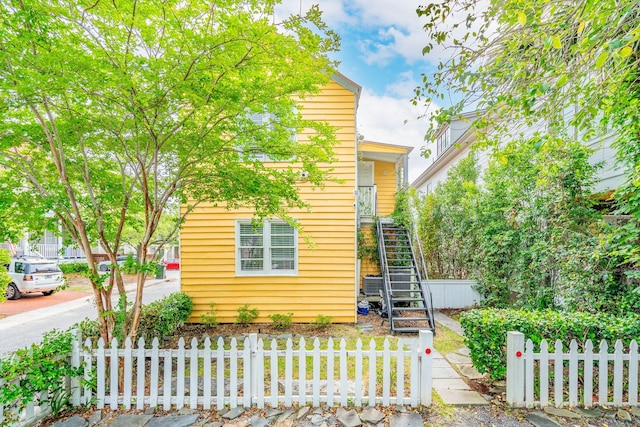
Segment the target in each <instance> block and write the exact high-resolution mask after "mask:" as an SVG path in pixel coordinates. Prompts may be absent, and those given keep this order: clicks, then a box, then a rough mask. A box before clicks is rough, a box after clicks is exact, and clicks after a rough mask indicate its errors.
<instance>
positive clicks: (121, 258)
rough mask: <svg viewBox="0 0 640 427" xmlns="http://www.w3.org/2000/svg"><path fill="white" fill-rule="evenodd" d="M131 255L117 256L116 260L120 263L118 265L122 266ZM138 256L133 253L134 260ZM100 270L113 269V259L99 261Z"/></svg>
mask: <svg viewBox="0 0 640 427" xmlns="http://www.w3.org/2000/svg"><path fill="white" fill-rule="evenodd" d="M130 256H131V255H120V256H117V257H116V262H117V263H118V265H119V266H120V267H122V266H123V265H124V263H125V261H126V260H127V258H129V257H130ZM137 259H138V257H137V256H135V255H133V260H134V261H135V260H137ZM98 271H101V272H107V271H111V261H109V260H107V261H102V262H99V263H98Z"/></svg>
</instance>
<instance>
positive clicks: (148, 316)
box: [138, 292, 193, 343]
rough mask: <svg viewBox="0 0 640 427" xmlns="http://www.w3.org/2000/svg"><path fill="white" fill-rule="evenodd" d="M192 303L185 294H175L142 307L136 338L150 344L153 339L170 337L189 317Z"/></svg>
mask: <svg viewBox="0 0 640 427" xmlns="http://www.w3.org/2000/svg"><path fill="white" fill-rule="evenodd" d="M192 311H193V301H192V300H191V297H189V296H188V295H186V294H183V293H180V292H175V293H173V294H170V295H167V296H166V297H164V298H162V299H161V300H158V301H154V302H152V303H151V304H149V305H146V306H144V307H142V314H141V316H140V326H139V328H138V336H139V337H143V338H144V340H145V342H147V343H151V340H153V338H154V337H158V339H162V338H164V337H165V336H167V335H171V334H172V333H173V332H174V331H175V330H176V329H177V328H178V327H179V326H180V325H182V324H183V323H184V322H185V321H186V320H187V319H188V318H189V316H191V312H192Z"/></svg>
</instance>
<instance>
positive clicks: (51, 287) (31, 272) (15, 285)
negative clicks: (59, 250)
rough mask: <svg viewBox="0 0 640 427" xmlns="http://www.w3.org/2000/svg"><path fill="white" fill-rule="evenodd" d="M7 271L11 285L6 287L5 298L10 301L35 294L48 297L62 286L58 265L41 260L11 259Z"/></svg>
mask: <svg viewBox="0 0 640 427" xmlns="http://www.w3.org/2000/svg"><path fill="white" fill-rule="evenodd" d="M7 271H8V273H9V277H11V283H9V284H8V285H7V291H6V296H7V299H10V300H15V299H18V298H20V297H21V296H22V294H31V293H36V292H42V294H43V295H45V296H49V295H51V294H52V293H53V292H54V291H55V290H56V289H58V288H59V287H60V286H62V285H63V284H64V279H63V278H62V271H61V270H60V268H59V267H58V264H56V262H55V261H50V260H47V259H43V258H26V257H21V258H13V259H12V260H11V262H10V263H9V266H8V267H7Z"/></svg>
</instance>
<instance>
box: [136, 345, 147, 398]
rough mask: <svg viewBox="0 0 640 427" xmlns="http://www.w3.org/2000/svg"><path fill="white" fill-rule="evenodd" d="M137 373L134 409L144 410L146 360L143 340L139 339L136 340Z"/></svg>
mask: <svg viewBox="0 0 640 427" xmlns="http://www.w3.org/2000/svg"><path fill="white" fill-rule="evenodd" d="M136 363H137V368H138V369H137V371H138V372H137V373H138V377H137V380H136V391H137V393H136V409H142V408H144V390H145V388H144V387H145V378H144V374H145V371H146V358H145V355H144V338H142V337H140V339H139V340H138V351H137V353H136Z"/></svg>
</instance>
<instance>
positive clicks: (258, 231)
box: [240, 224, 264, 247]
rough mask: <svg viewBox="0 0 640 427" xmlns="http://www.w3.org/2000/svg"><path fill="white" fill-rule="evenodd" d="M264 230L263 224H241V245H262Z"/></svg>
mask: <svg viewBox="0 0 640 427" xmlns="http://www.w3.org/2000/svg"><path fill="white" fill-rule="evenodd" d="M263 233H264V230H263V228H262V226H260V227H254V226H253V225H252V224H240V246H241V247H247V246H249V247H262V246H264V240H263V236H262V235H263Z"/></svg>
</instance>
